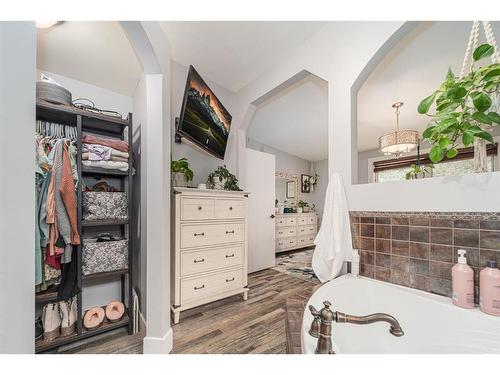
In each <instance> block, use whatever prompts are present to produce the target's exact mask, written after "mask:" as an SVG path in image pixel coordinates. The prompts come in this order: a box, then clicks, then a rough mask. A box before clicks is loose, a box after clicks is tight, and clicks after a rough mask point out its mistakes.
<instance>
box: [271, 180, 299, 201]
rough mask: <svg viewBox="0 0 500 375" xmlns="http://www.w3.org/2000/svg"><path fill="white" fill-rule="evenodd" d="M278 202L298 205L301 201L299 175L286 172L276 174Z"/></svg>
mask: <svg viewBox="0 0 500 375" xmlns="http://www.w3.org/2000/svg"><path fill="white" fill-rule="evenodd" d="M275 177H276V184H275V190H276V200H277V204H285V203H287V204H292V205H296V204H297V202H298V200H299V178H298V176H297V175H294V174H288V173H285V172H276V174H275Z"/></svg>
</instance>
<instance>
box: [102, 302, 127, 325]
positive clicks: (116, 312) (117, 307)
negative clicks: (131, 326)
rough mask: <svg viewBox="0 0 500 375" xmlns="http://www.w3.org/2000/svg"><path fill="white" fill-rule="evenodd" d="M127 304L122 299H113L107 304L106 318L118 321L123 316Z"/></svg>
mask: <svg viewBox="0 0 500 375" xmlns="http://www.w3.org/2000/svg"><path fill="white" fill-rule="evenodd" d="M124 312H125V306H124V305H123V303H121V302H120V301H111V302H110V303H108V305H107V306H106V318H108V320H109V321H110V322H117V321H119V320H120V319H121V318H122V317H123V313H124Z"/></svg>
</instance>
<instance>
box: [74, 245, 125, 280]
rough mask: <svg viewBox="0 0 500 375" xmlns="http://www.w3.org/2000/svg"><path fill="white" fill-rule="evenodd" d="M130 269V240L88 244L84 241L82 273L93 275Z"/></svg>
mask: <svg viewBox="0 0 500 375" xmlns="http://www.w3.org/2000/svg"><path fill="white" fill-rule="evenodd" d="M125 269H128V240H118V241H105V242H88V241H85V239H84V240H83V254H82V272H83V274H84V275H91V274H93V273H99V272H111V271H118V270H125Z"/></svg>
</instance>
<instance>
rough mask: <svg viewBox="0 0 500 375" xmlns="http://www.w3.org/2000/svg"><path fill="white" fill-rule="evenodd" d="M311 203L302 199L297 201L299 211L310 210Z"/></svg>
mask: <svg viewBox="0 0 500 375" xmlns="http://www.w3.org/2000/svg"><path fill="white" fill-rule="evenodd" d="M309 209H310V208H309V203H307V202H306V201H302V200H300V201H299V202H298V203H297V212H298V213H301V212H309Z"/></svg>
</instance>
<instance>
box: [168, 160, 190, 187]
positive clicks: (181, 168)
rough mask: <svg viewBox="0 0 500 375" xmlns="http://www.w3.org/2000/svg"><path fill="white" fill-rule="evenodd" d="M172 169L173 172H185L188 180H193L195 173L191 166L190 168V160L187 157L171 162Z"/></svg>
mask: <svg viewBox="0 0 500 375" xmlns="http://www.w3.org/2000/svg"><path fill="white" fill-rule="evenodd" d="M170 171H171V172H172V173H184V174H185V175H186V178H187V180H188V181H192V180H193V176H194V173H193V171H192V170H191V168H189V162H188V160H187V159H186V158H182V159H179V160H172V162H171V163H170Z"/></svg>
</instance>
